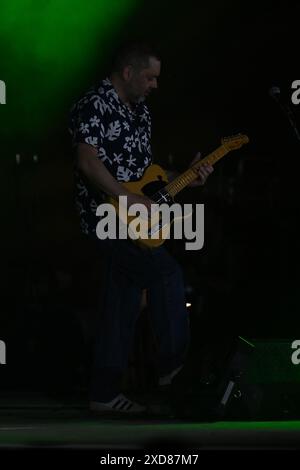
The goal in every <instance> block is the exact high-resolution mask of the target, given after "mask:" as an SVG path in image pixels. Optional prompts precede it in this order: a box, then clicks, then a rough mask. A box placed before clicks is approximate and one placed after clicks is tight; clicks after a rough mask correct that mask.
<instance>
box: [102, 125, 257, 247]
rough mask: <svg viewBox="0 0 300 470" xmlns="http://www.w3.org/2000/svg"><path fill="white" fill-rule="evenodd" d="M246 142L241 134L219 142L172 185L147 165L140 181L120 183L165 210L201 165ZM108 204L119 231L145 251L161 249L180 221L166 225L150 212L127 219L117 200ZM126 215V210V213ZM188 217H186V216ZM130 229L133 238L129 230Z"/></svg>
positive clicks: (156, 212) (247, 140)
mask: <svg viewBox="0 0 300 470" xmlns="http://www.w3.org/2000/svg"><path fill="white" fill-rule="evenodd" d="M248 142H249V138H248V137H247V136H246V135H243V134H237V135H235V136H232V137H225V138H223V139H222V141H221V145H220V146H219V147H218V148H217V149H216V150H214V151H213V152H212V153H210V154H209V155H207V156H206V157H205V158H203V159H202V160H199V161H197V162H196V163H195V164H194V165H193V166H192V167H191V168H189V169H188V170H186V171H185V172H184V173H182V174H181V175H179V176H178V177H177V178H175V179H174V180H173V181H172V182H170V183H169V182H168V178H167V175H166V173H165V171H164V170H163V169H162V168H161V167H160V166H159V165H156V164H155V165H150V166H149V167H148V168H147V170H146V171H145V173H144V175H143V177H142V178H141V179H140V180H138V181H134V182H129V183H123V185H124V186H125V187H126V189H128V190H129V191H131V192H133V193H135V194H140V195H145V196H147V197H149V199H151V200H152V201H153V203H154V204H158V206H157V207H159V206H160V205H161V204H168V205H169V206H170V205H172V204H173V203H174V197H175V196H176V194H178V193H179V191H181V190H182V189H184V188H185V187H186V186H187V185H189V184H190V183H191V182H192V181H194V180H195V179H197V178H198V169H199V168H200V167H201V165H203V164H204V163H207V164H209V165H214V163H216V162H217V161H218V160H220V159H221V158H222V157H224V156H225V155H226V154H227V153H229V152H230V151H231V150H236V149H239V148H240V147H242V145H244V144H247V143H248ZM109 202H110V203H111V204H113V205H114V207H115V209H116V212H117V215H118V217H119V219H120V220H121V222H122V224H123V228H124V227H125V229H127V230H128V233H129V236H130V238H132V239H134V240H136V242H137V243H139V244H142V245H144V246H146V247H149V248H153V247H157V246H160V245H162V244H163V243H164V242H165V240H166V239H167V238H168V237H169V234H170V228H171V225H172V223H173V222H175V221H176V220H178V219H181V220H182V218H183V216H182V214H181V215H180V217H176V216H174V217H171V219H170V220H168V221H167V223H165V222H164V219H163V218H162V217H161V214H160V212H159V210H156V211H153V213H152V211H151V216H148V214H146V216H143V215H142V214H141V213H140V215H139V216H138V217H137V215H136V213H135V215H129V214H128V212H127V211H126V210H123V208H122V206H121V205H120V204H119V201H118V200H115V199H113V198H110V199H109ZM129 212H130V210H129ZM189 215H190V214H189ZM133 225H134V229H135V230H134V234H133V229H132V227H133Z"/></svg>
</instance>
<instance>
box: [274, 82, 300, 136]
mask: <svg viewBox="0 0 300 470" xmlns="http://www.w3.org/2000/svg"><path fill="white" fill-rule="evenodd" d="M269 95H270V96H271V98H273V100H275V101H276V103H278V104H279V106H280V108H281V109H282V111H283V112H284V114H285V115H286V116H287V118H288V120H289V122H290V125H291V126H292V128H293V130H294V132H295V134H296V137H297V139H298V140H299V141H300V133H299V131H298V128H297V124H296V120H295V116H294V114H293V111H292V110H291V108H290V106H289V105H288V103H286V102H284V101H283V99H282V97H281V93H280V88H279V86H276V85H273V86H272V87H271V88H270V89H269Z"/></svg>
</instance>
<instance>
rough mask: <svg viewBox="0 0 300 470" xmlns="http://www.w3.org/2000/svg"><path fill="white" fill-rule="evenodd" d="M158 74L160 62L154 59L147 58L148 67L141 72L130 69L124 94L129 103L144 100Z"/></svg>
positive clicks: (153, 86)
mask: <svg viewBox="0 0 300 470" xmlns="http://www.w3.org/2000/svg"><path fill="white" fill-rule="evenodd" d="M159 74H160V61H159V60H157V59H156V58H155V57H150V58H149V66H148V67H147V68H144V69H141V70H138V71H136V70H134V69H133V68H131V70H130V73H129V77H128V79H127V80H126V93H127V95H128V98H129V100H130V101H132V102H134V103H137V102H139V101H140V100H141V99H143V98H146V97H147V96H148V95H149V93H151V91H152V90H153V89H154V88H157V86H158V85H157V79H158V77H159Z"/></svg>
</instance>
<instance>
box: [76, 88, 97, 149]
mask: <svg viewBox="0 0 300 470" xmlns="http://www.w3.org/2000/svg"><path fill="white" fill-rule="evenodd" d="M70 132H71V134H72V139H73V145H74V146H76V145H77V144H79V143H85V144H89V145H92V146H93V147H95V148H96V149H97V151H98V152H99V150H100V147H101V146H102V143H103V138H104V136H105V108H104V103H103V102H102V99H101V98H100V97H99V96H98V95H94V96H93V97H92V98H89V99H88V98H86V99H85V100H83V102H79V103H78V104H77V105H75V107H74V108H73V109H72V110H71V123H70Z"/></svg>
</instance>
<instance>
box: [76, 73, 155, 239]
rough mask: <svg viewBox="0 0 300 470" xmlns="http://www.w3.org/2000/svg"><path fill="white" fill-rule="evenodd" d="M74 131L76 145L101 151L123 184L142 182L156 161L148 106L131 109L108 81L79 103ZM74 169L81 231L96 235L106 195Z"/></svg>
mask: <svg viewBox="0 0 300 470" xmlns="http://www.w3.org/2000/svg"><path fill="white" fill-rule="evenodd" d="M70 132H71V135H72V139H73V145H74V146H76V145H77V144H78V143H80V142H82V143H86V144H90V145H92V146H93V147H95V148H96V149H97V152H98V157H99V159H100V160H101V161H102V162H103V163H104V164H105V166H106V167H107V169H108V170H109V171H110V172H111V174H112V175H113V176H114V177H115V178H116V179H117V180H118V181H119V182H127V181H136V180H138V179H140V178H141V177H142V175H143V173H144V171H145V170H146V168H147V167H148V166H149V165H150V164H151V162H152V152H151V145H150V138H151V118H150V113H149V110H148V108H147V106H146V104H145V103H144V101H141V102H140V103H138V104H135V105H133V108H132V109H129V107H128V106H126V105H125V104H124V103H123V102H122V101H121V100H120V98H119V96H118V94H117V92H116V90H115V89H114V87H113V85H112V83H111V81H110V80H109V79H108V78H106V79H105V80H102V82H101V83H100V86H98V87H94V88H92V89H91V90H89V91H88V92H87V93H86V94H85V95H84V96H83V98H81V99H80V100H79V101H78V102H77V103H75V105H74V106H73V108H72V110H71V116H70ZM74 168H75V189H76V194H75V203H76V207H77V210H78V212H79V216H80V225H81V230H82V231H83V233H85V234H90V235H94V234H95V230H96V225H97V223H98V221H99V217H97V216H96V211H97V207H98V205H99V204H101V203H103V202H104V200H105V199H106V195H105V194H104V193H101V192H99V191H97V192H96V191H95V190H93V188H92V187H91V186H90V185H89V183H88V181H87V180H86V179H85V177H84V175H83V174H82V173H81V172H80V171H79V170H78V168H77V166H76V164H75V165H74Z"/></svg>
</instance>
